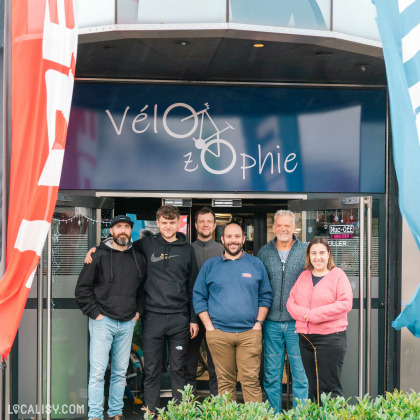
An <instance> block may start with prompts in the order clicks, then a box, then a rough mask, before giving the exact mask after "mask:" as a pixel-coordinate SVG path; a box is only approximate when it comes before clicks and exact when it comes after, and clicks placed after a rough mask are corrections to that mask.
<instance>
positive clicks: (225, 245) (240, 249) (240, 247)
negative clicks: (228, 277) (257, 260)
mask: <svg viewBox="0 0 420 420" xmlns="http://www.w3.org/2000/svg"><path fill="white" fill-rule="evenodd" d="M228 245H238V248H237V250H236V251H235V252H231V251H229V246H228ZM223 246H224V247H225V251H226V252H227V253H228V254H229V255H231V256H232V257H236V256H237V255H239V254H240V253H241V252H242V246H241V244H239V243H238V244H236V243H233V244H224V245H223Z"/></svg>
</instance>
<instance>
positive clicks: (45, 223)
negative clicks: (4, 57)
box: [0, 0, 78, 358]
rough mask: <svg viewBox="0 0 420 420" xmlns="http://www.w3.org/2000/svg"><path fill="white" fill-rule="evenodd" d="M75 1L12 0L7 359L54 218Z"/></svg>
mask: <svg viewBox="0 0 420 420" xmlns="http://www.w3.org/2000/svg"><path fill="white" fill-rule="evenodd" d="M76 6H77V4H76V0H12V1H11V110H12V116H11V122H12V139H11V158H10V187H9V211H8V224H7V250H6V273H5V275H4V277H3V279H2V280H1V281H0V319H1V323H2V326H1V328H0V355H1V356H2V357H3V358H6V357H7V356H8V355H9V352H10V349H11V347H12V344H13V341H14V339H15V336H16V332H17V329H18V327H19V323H20V320H21V317H22V313H23V310H24V308H25V304H26V300H27V298H28V294H29V290H30V288H31V284H32V281H33V278H34V275H35V271H36V267H37V264H38V261H39V257H40V255H41V252H42V248H43V246H44V243H45V239H46V237H47V233H48V230H49V228H50V223H51V219H52V216H53V212H54V208H55V204H56V200H57V194H58V187H59V183H60V176H61V168H62V163H63V157H64V147H65V142H66V136H67V126H68V121H69V114H70V106H71V98H72V94H73V84H74V74H75V66H76V52H77V32H78V31H77V23H76V16H77V14H76Z"/></svg>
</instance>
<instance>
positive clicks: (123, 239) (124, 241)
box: [112, 235, 130, 246]
mask: <svg viewBox="0 0 420 420" xmlns="http://www.w3.org/2000/svg"><path fill="white" fill-rule="evenodd" d="M112 238H113V240H114V241H115V242H116V243H117V244H118V245H120V246H127V245H128V244H129V243H130V238H129V237H128V236H126V235H119V236H117V237H112Z"/></svg>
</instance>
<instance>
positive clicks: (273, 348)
mask: <svg viewBox="0 0 420 420" xmlns="http://www.w3.org/2000/svg"><path fill="white" fill-rule="evenodd" d="M273 230H274V233H275V234H276V237H275V238H274V239H273V240H272V241H271V242H269V243H268V244H266V245H264V246H263V247H262V248H261V249H260V250H259V251H258V254H257V256H258V257H259V258H260V259H261V261H262V262H263V264H264V266H265V268H266V269H267V273H268V277H269V279H270V283H271V288H272V289H273V295H274V299H273V304H272V306H271V309H270V311H269V312H268V314H267V317H266V320H265V322H264V326H263V342H264V389H265V393H266V396H267V399H268V401H269V403H270V405H271V407H273V409H274V410H275V411H276V412H278V413H280V412H281V410H282V407H281V402H282V378H283V368H284V359H285V354H286V350H287V355H288V359H289V362H290V367H291V370H292V382H293V387H292V390H293V397H294V398H298V399H300V400H302V399H306V398H308V380H307V378H306V374H305V370H304V368H303V364H302V359H301V356H300V349H299V336H298V334H297V333H296V329H295V320H294V319H293V318H292V317H291V316H290V314H289V312H288V311H287V308H286V303H287V299H288V298H289V294H290V290H291V289H292V287H293V285H294V284H295V282H296V280H297V278H298V277H299V275H300V274H301V273H302V271H303V267H304V265H305V253H306V245H307V244H306V243H302V242H300V241H299V240H298V239H297V238H296V236H295V235H294V232H295V230H296V225H295V215H294V213H292V212H291V211H288V210H278V211H277V212H276V214H275V215H274V225H273ZM296 404H297V402H296V401H295V400H294V401H293V405H294V406H296Z"/></svg>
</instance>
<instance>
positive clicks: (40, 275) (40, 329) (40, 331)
mask: <svg viewBox="0 0 420 420" xmlns="http://www.w3.org/2000/svg"><path fill="white" fill-rule="evenodd" d="M37 280H38V281H37V297H38V311H37V318H38V319H37V371H36V373H37V388H36V403H37V405H38V407H39V408H40V407H42V383H43V381H42V369H43V336H44V326H43V322H44V317H43V314H44V261H43V254H41V258H40V259H39V264H38V272H37ZM38 411H39V413H38V414H37V416H36V417H37V420H42V410H41V409H39V410H38Z"/></svg>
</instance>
